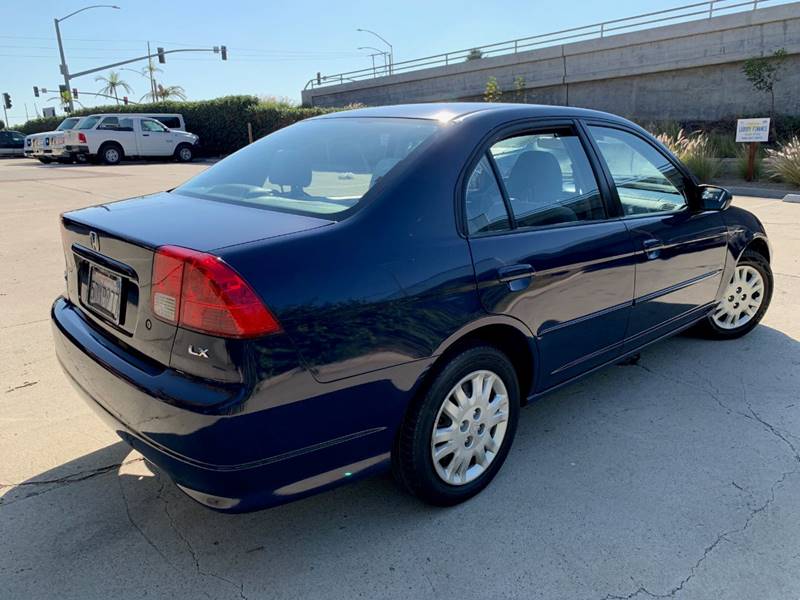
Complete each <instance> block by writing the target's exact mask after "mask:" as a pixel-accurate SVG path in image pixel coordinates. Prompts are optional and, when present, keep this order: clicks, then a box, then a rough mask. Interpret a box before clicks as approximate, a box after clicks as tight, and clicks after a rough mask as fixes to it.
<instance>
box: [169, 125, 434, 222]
mask: <svg viewBox="0 0 800 600" xmlns="http://www.w3.org/2000/svg"><path fill="white" fill-rule="evenodd" d="M440 127H441V125H440V124H439V123H438V122H437V121H431V120H424V119H393V118H367V117H338V118H324V119H311V120H308V121H302V122H300V123H298V124H296V125H293V126H291V127H286V128H285V129H281V130H280V131H277V132H275V133H273V134H271V135H268V136H267V137H265V138H262V139H261V140H259V141H258V142H256V143H254V144H251V145H249V146H246V147H245V148H243V149H242V150H240V151H239V152H236V153H235V154H233V155H231V156H229V157H228V158H226V159H225V160H223V161H220V162H219V163H217V164H216V165H214V166H213V167H211V168H210V169H208V170H206V171H204V172H203V173H201V174H200V175H198V176H197V177H195V178H194V179H191V180H189V181H188V182H187V183H185V184H184V185H182V186H180V187H178V188H177V189H175V192H176V193H178V194H184V195H189V196H197V197H201V198H207V199H211V200H219V201H228V202H235V203H238V204H246V205H248V206H256V207H261V208H268V209H274V210H280V211H284V212H298V213H301V214H312V215H330V216H333V215H336V214H337V213H344V212H345V211H347V210H348V209H351V208H353V207H355V206H356V205H357V204H358V203H359V202H360V201H361V199H362V197H363V196H364V195H365V194H366V193H367V192H368V191H369V190H370V188H372V187H373V186H374V185H375V184H376V183H378V181H380V180H381V178H383V177H385V176H386V175H387V174H388V173H389V172H390V171H391V170H392V169H394V168H395V167H396V166H397V165H398V164H399V163H400V162H402V161H403V160H404V159H406V158H407V157H408V156H409V155H410V154H411V153H412V152H414V151H415V150H416V149H417V148H418V147H419V146H420V145H421V144H423V143H424V142H425V141H426V140H428V138H430V137H431V136H432V135H433V134H434V133H435V132H436V131H437V130H438V129H439V128H440ZM342 216H344V215H342Z"/></svg>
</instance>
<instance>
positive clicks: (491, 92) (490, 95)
mask: <svg viewBox="0 0 800 600" xmlns="http://www.w3.org/2000/svg"><path fill="white" fill-rule="evenodd" d="M502 98H503V91H502V90H501V89H500V86H499V85H498V84H497V78H496V77H489V79H488V81H487V82H486V89H485V90H484V91H483V100H484V101H485V102H500V100H502Z"/></svg>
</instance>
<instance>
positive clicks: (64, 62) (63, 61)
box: [53, 4, 119, 112]
mask: <svg viewBox="0 0 800 600" xmlns="http://www.w3.org/2000/svg"><path fill="white" fill-rule="evenodd" d="M90 8H115V9H117V10H119V6H115V5H113V4H93V5H91V6H84V7H83V8H80V9H78V10H76V11H74V12H71V13H69V14H68V15H67V16H66V17H61V18H60V19H53V23H54V24H55V26H56V40H57V41H58V53H59V54H60V55H61V74H62V75H63V76H64V85H65V86H66V89H67V92H68V94H69V95H68V98H69V112H72V111H74V110H75V104H74V103H73V101H72V92H70V91H69V89H70V88H69V68H68V67H67V59H66V58H65V57H64V44H62V43H61V29H60V28H59V26H58V24H59V23H60V22H61V21H66V20H67V19H69V18H70V17H71V16H73V15H77V14H78V13H79V12H83V11H85V10H89V9H90Z"/></svg>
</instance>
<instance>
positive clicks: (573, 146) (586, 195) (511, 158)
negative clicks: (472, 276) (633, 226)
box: [490, 128, 606, 227]
mask: <svg viewBox="0 0 800 600" xmlns="http://www.w3.org/2000/svg"><path fill="white" fill-rule="evenodd" d="M490 151H491V154H492V157H493V158H494V160H495V162H496V163H497V166H498V169H499V171H500V174H501V176H502V178H503V184H504V185H505V188H506V192H507V194H508V199H509V203H510V205H511V210H512V211H513V213H514V219H515V220H516V223H517V226H518V227H541V226H546V225H557V224H561V223H574V222H581V221H593V220H599V219H605V218H606V211H605V206H604V204H603V201H602V198H601V196H600V191H599V189H598V187H597V181H596V179H595V176H594V172H593V171H592V167H591V164H590V163H589V159H588V158H587V157H586V153H585V152H584V149H583V145H582V144H581V142H580V139H579V138H578V136H577V135H576V134H575V132H574V131H572V129H571V128H559V129H556V130H552V131H546V132H537V133H531V134H525V135H518V136H514V137H510V138H507V139H504V140H502V141H500V142H497V143H496V144H494V145H493V146H492V147H491V150H490Z"/></svg>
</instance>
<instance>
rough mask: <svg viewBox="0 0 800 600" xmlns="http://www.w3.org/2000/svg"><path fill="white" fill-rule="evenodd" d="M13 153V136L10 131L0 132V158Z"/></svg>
mask: <svg viewBox="0 0 800 600" xmlns="http://www.w3.org/2000/svg"><path fill="white" fill-rule="evenodd" d="M13 152H14V151H13V149H12V144H11V134H10V133H9V132H8V131H0V156H10V155H11V154H13Z"/></svg>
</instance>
